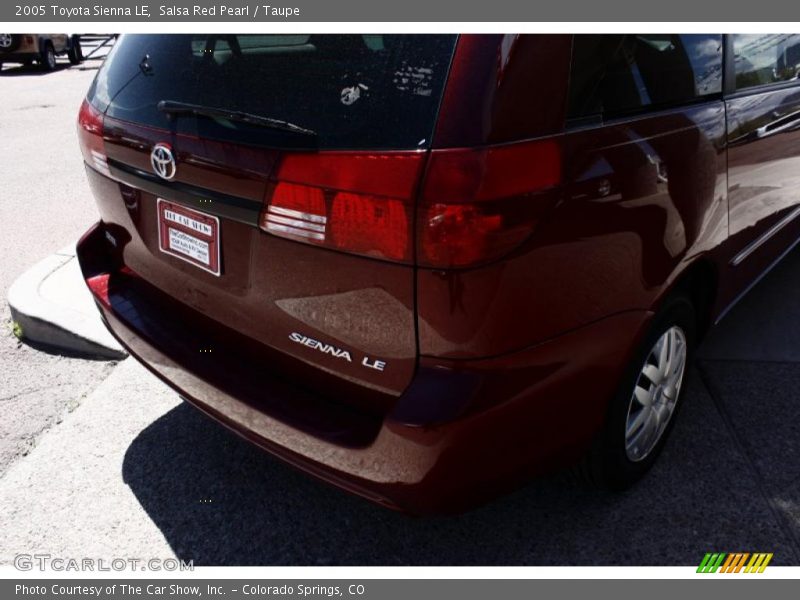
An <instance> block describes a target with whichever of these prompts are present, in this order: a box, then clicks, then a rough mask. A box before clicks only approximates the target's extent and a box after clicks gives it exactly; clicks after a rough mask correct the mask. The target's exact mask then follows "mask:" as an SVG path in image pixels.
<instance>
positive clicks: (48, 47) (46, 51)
mask: <svg viewBox="0 0 800 600" xmlns="http://www.w3.org/2000/svg"><path fill="white" fill-rule="evenodd" d="M50 56H52V57H53V62H52V64H51V63H50V61H49V60H48V59H49V57H50ZM41 66H42V69H44V70H45V71H52V70H54V69H55V68H56V51H55V49H54V48H53V45H52V44H51V43H50V42H47V43H46V44H45V46H44V48H43V49H42V65H41Z"/></svg>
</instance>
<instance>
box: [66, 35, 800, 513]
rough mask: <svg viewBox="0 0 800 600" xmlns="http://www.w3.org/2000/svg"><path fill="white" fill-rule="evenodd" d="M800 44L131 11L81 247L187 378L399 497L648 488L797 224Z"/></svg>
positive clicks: (236, 411) (253, 432)
mask: <svg viewBox="0 0 800 600" xmlns="http://www.w3.org/2000/svg"><path fill="white" fill-rule="evenodd" d="M799 73H800V35H788V34H787V35H779V34H774V35H763V34H759V35H574V36H573V35H461V36H456V35H126V36H123V37H122V38H121V39H120V40H119V42H118V44H117V45H116V47H115V48H114V50H113V51H112V53H111V54H110V55H109V57H108V59H107V60H106V62H105V64H104V65H103V67H102V69H101V70H100V71H99V72H98V75H97V77H96V79H95V81H94V83H93V84H92V86H91V89H90V90H89V93H88V96H87V98H86V101H85V102H84V103H83V106H82V107H81V111H80V115H79V137H80V141H81V149H82V152H83V156H84V158H85V161H86V171H87V174H88V177H89V181H90V183H91V187H92V189H93V192H94V194H95V196H96V198H97V201H98V204H99V208H100V215H101V220H100V222H99V223H97V224H96V225H95V226H94V227H92V229H91V230H90V231H89V232H88V233H87V234H86V235H85V236H84V237H83V239H82V240H81V241H80V243H79V246H78V255H79V259H80V263H81V267H82V270H83V274H84V277H85V279H86V281H87V284H88V286H89V288H90V289H91V290H92V292H93V294H94V296H95V298H96V299H97V303H98V306H99V307H100V310H101V311H102V314H103V318H104V319H105V321H106V323H107V325H108V327H109V328H110V330H111V331H112V332H113V333H114V335H115V336H116V337H117V338H118V339H119V340H120V341H121V343H122V344H123V345H124V346H125V347H126V348H128V349H129V350H130V352H131V354H132V355H133V356H135V357H136V358H138V359H139V360H140V361H142V362H143V363H144V364H145V365H146V366H147V367H148V368H149V369H150V370H151V371H152V372H153V373H155V374H156V375H157V376H159V377H160V378H162V379H163V380H164V381H166V382H167V383H168V384H169V385H171V386H172V387H174V388H175V389H176V390H177V391H178V392H179V393H180V394H181V395H182V396H183V397H184V398H185V399H186V400H187V401H188V402H190V403H191V404H193V405H195V406H197V407H198V408H199V409H200V410H202V411H204V412H205V413H207V414H208V415H210V416H211V417H213V418H215V419H217V420H219V421H220V422H221V423H223V424H225V425H227V426H228V427H230V428H231V429H233V430H234V431H236V432H237V433H239V434H241V435H243V436H245V437H246V438H248V439H250V440H251V441H253V442H254V443H256V444H258V445H259V446H261V447H262V448H264V449H266V450H268V451H270V452H272V453H274V454H276V455H277V456H279V457H281V458H282V459H284V460H286V461H288V462H290V463H292V464H294V465H296V466H298V467H300V468H302V469H304V470H306V471H308V472H309V473H311V474H313V475H316V476H317V477H320V478H322V479H325V480H327V481H329V482H331V483H334V484H336V485H338V486H341V487H343V488H345V489H347V490H350V491H352V492H355V493H357V494H360V495H362V496H364V497H366V498H369V499H370V500H373V501H375V502H379V503H381V504H384V505H387V506H390V507H393V508H397V509H401V510H405V511H408V512H412V513H430V512H441V511H454V510H461V509H464V508H467V507H470V506H472V505H474V504H476V503H478V502H481V501H483V500H486V499H488V498H490V497H492V496H493V495H495V494H497V493H499V492H501V491H503V490H505V489H508V488H510V487H512V486H513V485H515V484H517V483H519V482H521V481H524V480H525V479H526V478H529V477H531V476H532V475H535V474H537V473H542V472H544V471H547V470H552V469H554V468H557V467H561V466H566V465H570V464H580V465H582V469H581V471H582V472H583V473H585V474H586V475H587V476H588V477H590V479H592V480H593V481H595V482H597V483H601V484H604V485H607V486H610V487H612V488H622V487H625V486H627V485H629V484H631V483H633V482H634V481H635V480H636V479H638V478H639V477H641V476H642V475H643V474H644V473H645V471H646V470H647V469H648V468H649V467H650V466H651V465H652V463H653V462H654V460H655V459H656V457H657V455H658V453H659V451H660V450H661V447H662V446H663V444H664V442H665V440H666V438H667V434H668V433H669V430H670V427H671V426H672V424H673V423H674V421H675V412H676V410H677V409H678V408H679V406H680V401H681V394H682V392H683V391H684V388H685V385H683V384H684V379H685V375H686V373H687V369H688V367H687V365H688V364H689V362H690V360H691V357H692V348H693V347H694V346H695V345H696V343H697V342H698V340H699V339H700V338H701V336H702V335H703V333H704V332H705V331H706V330H707V329H708V327H709V326H710V325H712V324H713V323H715V322H716V321H718V320H719V319H720V318H721V317H722V316H723V315H724V314H725V312H726V310H727V309H728V308H729V307H730V306H731V305H732V304H733V303H734V302H735V301H736V300H737V299H738V298H739V297H740V296H741V295H742V294H743V293H744V292H745V291H746V290H747V289H748V288H749V287H750V286H752V285H753V284H754V283H755V282H756V281H757V280H758V279H759V278H760V277H761V276H762V275H763V274H764V273H765V272H766V271H767V270H768V269H769V267H770V266H772V264H774V263H775V262H776V261H777V260H778V259H780V258H781V257H782V256H783V255H784V254H785V253H787V252H788V251H789V250H790V249H791V248H792V247H793V246H794V245H795V244H796V242H797V240H798V236H800V219H798V218H797V217H798V215H800V79H799V78H798V74H799ZM198 443H202V440H198Z"/></svg>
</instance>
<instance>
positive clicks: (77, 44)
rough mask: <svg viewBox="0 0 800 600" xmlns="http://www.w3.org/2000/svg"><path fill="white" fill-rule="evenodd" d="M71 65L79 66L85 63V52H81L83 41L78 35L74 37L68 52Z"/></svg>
mask: <svg viewBox="0 0 800 600" xmlns="http://www.w3.org/2000/svg"><path fill="white" fill-rule="evenodd" d="M67 57H68V58H69V62H70V64H73V65H79V64H81V63H82V62H83V50H81V39H80V37H78V36H77V35H73V36H72V41H71V43H70V46H69V51H68V52H67Z"/></svg>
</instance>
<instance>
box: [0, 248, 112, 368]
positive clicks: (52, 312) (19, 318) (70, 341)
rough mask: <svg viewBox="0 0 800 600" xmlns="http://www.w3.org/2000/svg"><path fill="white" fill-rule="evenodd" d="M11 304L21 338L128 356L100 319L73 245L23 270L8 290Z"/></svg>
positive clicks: (106, 356) (95, 353) (63, 347)
mask: <svg viewBox="0 0 800 600" xmlns="http://www.w3.org/2000/svg"><path fill="white" fill-rule="evenodd" d="M8 305H9V307H10V308H11V316H12V318H13V319H14V322H15V323H16V324H17V327H18V329H19V335H20V337H21V338H22V339H25V340H28V341H30V342H34V343H39V344H42V345H46V346H49V347H52V348H58V349H61V350H67V351H69V352H72V353H75V354H81V355H84V356H89V357H92V358H103V359H109V360H118V359H122V358H125V357H126V356H127V353H126V352H125V350H123V349H122V347H121V346H120V345H119V344H118V343H117V341H116V340H115V339H114V337H113V336H112V335H111V334H110V333H109V332H108V330H107V329H106V328H105V325H103V322H102V320H101V319H100V313H99V312H98V310H97V307H96V306H95V303H94V298H92V295H91V293H90V292H89V290H88V289H87V288H86V284H85V283H84V281H83V277H82V276H81V272H80V267H79V266H78V260H77V259H76V258H75V248H74V246H68V247H67V248H63V249H62V250H59V251H58V252H56V253H55V254H51V255H50V256H48V257H47V258H45V259H43V260H41V261H39V262H38V263H36V264H35V265H33V266H32V267H31V268H30V269H28V270H27V271H25V272H24V273H23V274H22V275H20V276H19V277H18V278H17V279H16V281H14V283H13V284H12V285H11V288H10V289H9V290H8Z"/></svg>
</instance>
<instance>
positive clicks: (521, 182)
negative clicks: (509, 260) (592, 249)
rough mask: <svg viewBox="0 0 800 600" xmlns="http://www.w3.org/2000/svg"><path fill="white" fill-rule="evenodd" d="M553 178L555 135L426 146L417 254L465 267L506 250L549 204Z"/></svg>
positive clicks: (557, 174) (557, 163) (557, 156)
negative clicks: (458, 146) (474, 146)
mask: <svg viewBox="0 0 800 600" xmlns="http://www.w3.org/2000/svg"><path fill="white" fill-rule="evenodd" d="M560 180H561V152H560V147H559V145H558V142H557V141H555V140H544V141H534V142H524V143H518V144H509V145H507V146H498V147H494V148H487V149H481V150H434V151H432V153H431V157H430V161H429V164H428V171H427V174H426V177H425V185H424V188H423V191H422V197H421V200H420V208H419V215H418V223H417V261H418V263H419V264H420V265H421V266H426V267H433V268H452V267H466V266H471V265H475V264H478V263H483V262H489V261H491V260H494V259H496V258H499V257H501V256H503V255H504V254H507V253H508V252H510V251H511V250H513V249H514V248H515V247H517V246H518V245H519V244H520V243H521V242H523V241H524V240H525V239H526V238H527V237H528V236H529V235H530V233H531V231H532V229H533V227H534V226H535V224H536V222H537V221H538V220H539V219H540V218H541V216H542V214H543V213H544V211H545V210H546V209H547V208H549V207H550V206H551V205H552V200H553V194H548V193H547V192H548V191H550V190H552V189H553V188H554V186H556V185H557V184H558V183H559V182H560Z"/></svg>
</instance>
